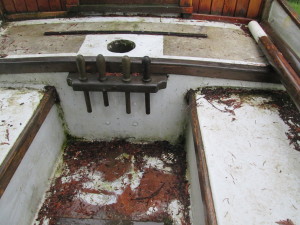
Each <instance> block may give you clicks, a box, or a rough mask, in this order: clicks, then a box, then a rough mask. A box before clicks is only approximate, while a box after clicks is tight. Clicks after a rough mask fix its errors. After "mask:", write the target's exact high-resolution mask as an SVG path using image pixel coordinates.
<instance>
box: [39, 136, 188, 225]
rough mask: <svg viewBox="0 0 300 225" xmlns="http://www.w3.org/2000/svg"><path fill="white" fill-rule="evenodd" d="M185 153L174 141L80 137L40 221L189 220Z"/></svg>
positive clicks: (69, 149)
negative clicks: (99, 140) (138, 141)
mask: <svg viewBox="0 0 300 225" xmlns="http://www.w3.org/2000/svg"><path fill="white" fill-rule="evenodd" d="M185 154H186V153H185V151H184V149H183V147H182V146H181V145H179V146H173V145H171V144H169V143H168V142H155V143H151V144H132V143H129V142H126V141H113V142H83V141H74V142H72V143H71V144H69V146H68V147H67V148H66V149H65V152H64V155H63V163H62V165H61V167H60V169H58V172H57V173H58V174H57V175H56V178H55V179H54V180H53V182H52V185H51V188H50V190H49V191H48V193H47V197H46V200H45V201H44V203H43V205H42V207H41V209H40V212H39V214H38V218H37V222H36V224H45V223H46V224H57V223H58V221H59V219H60V218H78V219H89V218H93V219H95V218H96V219H99V220H126V221H152V222H164V224H182V225H188V224H190V219H189V207H190V201H189V195H188V182H187V180H186V157H185Z"/></svg>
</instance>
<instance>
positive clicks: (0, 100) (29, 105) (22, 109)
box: [0, 87, 43, 165]
mask: <svg viewBox="0 0 300 225" xmlns="http://www.w3.org/2000/svg"><path fill="white" fill-rule="evenodd" d="M42 97H43V92H42V91H41V90H34V89H27V88H20V89H12V88H4V87H0V107H1V116H0V120H1V121H0V165H1V163H2V162H3V161H4V159H5V157H6V156H7V154H8V153H9V151H10V149H11V147H12V146H13V145H14V143H15V142H16V140H17V138H18V136H19V135H20V133H21V132H22V130H23V129H24V127H25V126H26V125H27V123H28V122H29V120H30V119H31V117H32V115H33V113H34V111H35V110H36V108H37V107H38V105H39V103H40V100H41V99H42Z"/></svg>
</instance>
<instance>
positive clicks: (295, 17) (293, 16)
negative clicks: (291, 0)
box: [277, 0, 300, 28]
mask: <svg viewBox="0 0 300 225" xmlns="http://www.w3.org/2000/svg"><path fill="white" fill-rule="evenodd" d="M277 2H278V3H279V4H280V5H281V6H282V8H283V9H284V11H285V12H286V13H287V14H288V15H289V16H290V17H291V19H292V20H293V21H294V23H295V24H296V25H297V27H298V28H300V17H299V15H298V13H297V12H296V11H295V10H294V9H293V8H292V7H290V6H289V4H288V3H287V2H286V1H285V0H277Z"/></svg>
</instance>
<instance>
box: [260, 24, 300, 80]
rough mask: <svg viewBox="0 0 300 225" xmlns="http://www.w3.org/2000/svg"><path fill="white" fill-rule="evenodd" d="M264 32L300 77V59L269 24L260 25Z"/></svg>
mask: <svg viewBox="0 0 300 225" xmlns="http://www.w3.org/2000/svg"><path fill="white" fill-rule="evenodd" d="M260 25H261V26H262V28H263V29H264V31H265V32H266V33H267V34H268V36H269V37H270V38H271V40H272V42H274V44H275V46H276V47H277V48H278V50H279V51H280V52H282V54H283V56H284V58H286V60H287V61H288V63H289V64H290V65H291V67H292V68H293V69H294V70H295V72H296V73H297V74H298V75H299V76H300V57H299V56H298V55H297V54H296V52H295V51H294V49H292V48H291V47H290V46H289V45H288V44H287V43H286V42H285V41H284V40H283V39H282V38H281V37H280V36H279V35H278V34H277V33H276V32H275V31H274V30H273V29H272V27H271V26H270V25H269V24H268V23H261V24H260Z"/></svg>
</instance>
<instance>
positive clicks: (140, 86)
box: [67, 54, 167, 114]
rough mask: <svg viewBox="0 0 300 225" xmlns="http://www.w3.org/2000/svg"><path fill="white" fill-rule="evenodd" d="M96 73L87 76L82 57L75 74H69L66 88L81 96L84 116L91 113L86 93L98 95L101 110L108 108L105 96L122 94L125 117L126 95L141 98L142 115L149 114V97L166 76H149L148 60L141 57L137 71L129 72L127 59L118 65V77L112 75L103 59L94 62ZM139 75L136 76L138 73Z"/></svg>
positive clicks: (148, 58)
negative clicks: (134, 94)
mask: <svg viewBox="0 0 300 225" xmlns="http://www.w3.org/2000/svg"><path fill="white" fill-rule="evenodd" d="M95 63H96V68H97V72H93V73H88V72H87V70H86V68H87V67H86V63H85V59H84V57H83V56H82V55H78V56H77V57H76V64H77V69H78V73H70V74H69V75H68V78H67V82H68V85H69V86H71V87H72V88H73V90H74V91H82V92H83V93H84V97H85V102H86V107H87V112H89V113H91V112H92V105H91V100H90V95H89V93H90V92H102V94H103V102H104V106H105V107H107V106H109V100H108V92H124V93H125V104H126V112H127V114H130V113H131V102H130V93H131V92H134V93H144V94H145V109H146V114H150V93H156V92H158V91H159V90H160V89H165V88H166V87H167V75H166V74H155V75H153V74H151V59H150V57H148V56H145V57H143V58H142V60H141V71H132V67H131V59H130V57H128V56H124V57H123V58H122V61H121V62H119V63H120V66H121V68H122V70H121V72H122V73H112V72H110V71H108V70H107V66H106V65H107V61H106V60H105V57H104V56H103V55H101V54H100V55H98V56H97V57H96V60H95ZM139 72H140V73H139Z"/></svg>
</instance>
